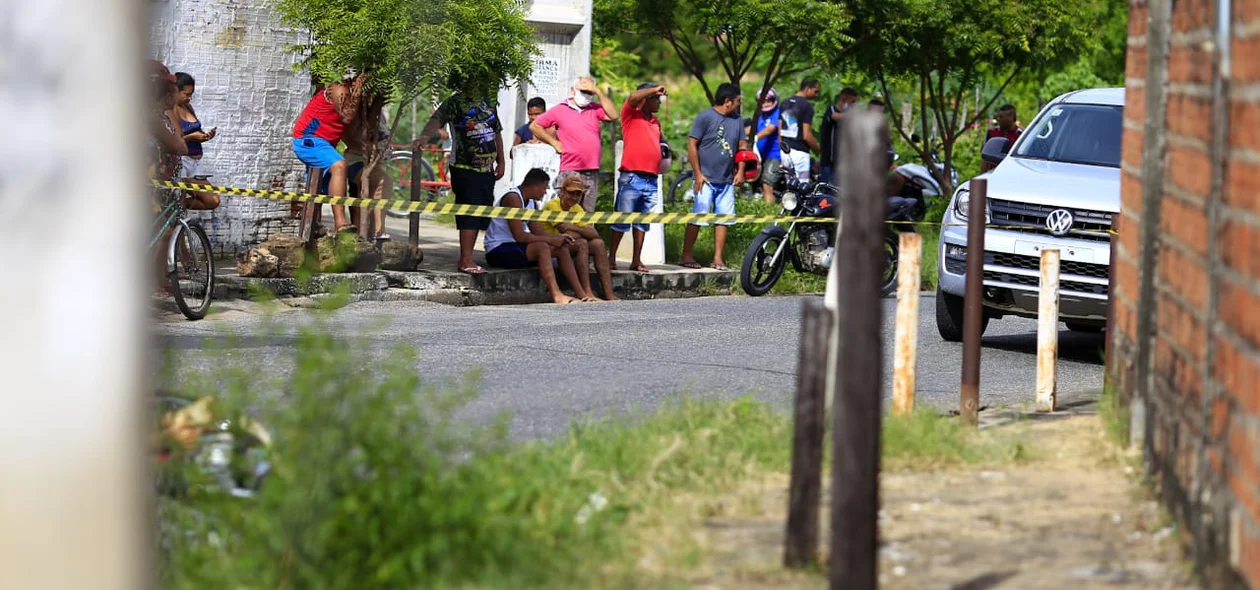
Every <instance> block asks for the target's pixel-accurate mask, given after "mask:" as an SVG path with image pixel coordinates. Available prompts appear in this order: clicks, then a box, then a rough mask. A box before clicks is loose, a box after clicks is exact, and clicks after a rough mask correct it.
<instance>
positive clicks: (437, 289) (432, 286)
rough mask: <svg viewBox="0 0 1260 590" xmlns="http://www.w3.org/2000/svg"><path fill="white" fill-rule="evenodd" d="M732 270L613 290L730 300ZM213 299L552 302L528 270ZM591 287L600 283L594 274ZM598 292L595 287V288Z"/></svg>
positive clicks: (391, 277)
mask: <svg viewBox="0 0 1260 590" xmlns="http://www.w3.org/2000/svg"><path fill="white" fill-rule="evenodd" d="M736 277H737V273H736V272H735V271H717V270H712V269H702V270H690V269H681V268H680V269H678V270H654V271H653V272H651V273H647V274H640V273H634V272H629V271H614V272H613V274H612V280H613V290H614V291H615V292H616V294H617V296H618V297H621V298H622V299H674V298H684V297H702V296H710V295H730V294H731V292H732V290H733V289H735V288H736V287H735V281H736ZM217 281H218V284H217V285H216V287H215V298H216V299H220V300H230V299H248V300H257V299H269V298H275V299H278V300H279V301H281V302H283V303H285V304H287V305H291V306H295V307H319V306H322V305H324V304H325V303H326V302H327V301H328V300H329V299H330V298H332V297H335V296H338V295H341V296H344V297H345V298H346V299H348V300H349V301H351V302H353V301H430V302H434V303H442V304H445V305H455V306H475V305H521V304H529V303H550V302H551V296H550V295H549V294H548V293H547V289H546V287H544V286H543V283H542V278H541V277H540V276H539V275H538V272H537V271H535V270H532V269H522V270H490V271H487V272H486V274H483V275H468V274H462V273H455V272H436V271H425V270H420V271H415V272H399V271H377V272H371V273H343V274H326V275H316V276H314V277H312V278H311V279H308V280H298V279H292V278H289V279H264V278H247V277H241V276H237V275H234V274H223V275H220V276H218V277H217ZM591 283H592V284H593V285H598V284H599V279H598V277H596V276H595V275H594V274H593V273H592V276H591ZM597 290H598V288H597Z"/></svg>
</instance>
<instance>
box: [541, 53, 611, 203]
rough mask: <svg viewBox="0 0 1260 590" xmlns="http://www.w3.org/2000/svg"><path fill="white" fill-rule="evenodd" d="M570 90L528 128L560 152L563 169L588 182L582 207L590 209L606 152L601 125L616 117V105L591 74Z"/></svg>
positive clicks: (596, 196) (578, 81)
mask: <svg viewBox="0 0 1260 590" xmlns="http://www.w3.org/2000/svg"><path fill="white" fill-rule="evenodd" d="M569 92H570V96H569V98H568V99H566V100H565V101H564V102H562V103H560V104H558V105H556V106H554V107H551V110H549V111H547V112H545V113H543V114H542V116H541V117H538V118H537V119H534V122H533V123H530V124H529V129H530V131H533V132H534V137H536V138H538V140H539V141H542V142H543V143H546V144H548V145H550V146H551V147H553V148H555V149H556V153H557V154H560V172H576V173H578V174H580V175H581V176H582V180H583V181H584V182H585V183H586V195H585V196H583V197H582V208H583V209H585V210H586V211H587V212H588V213H589V212H592V211H595V202H596V200H597V199H598V198H599V163H600V159H601V158H602V157H603V155H604V154H603V149H602V145H601V142H600V128H599V126H600V124H602V123H605V122H611V121H616V120H617V109H616V107H615V106H614V105H613V103H612V101H611V100H609V99H608V97H607V96H604V93H603V92H600V90H599V87H597V86H595V80H594V79H592V78H590V77H582V78H578V80H577V82H576V83H575V84H574V85H573V86H572V87H571V88H569ZM596 98H598V99H599V100H598V102H596V100H595V99H596ZM552 129H555V131H554V132H553V131H552Z"/></svg>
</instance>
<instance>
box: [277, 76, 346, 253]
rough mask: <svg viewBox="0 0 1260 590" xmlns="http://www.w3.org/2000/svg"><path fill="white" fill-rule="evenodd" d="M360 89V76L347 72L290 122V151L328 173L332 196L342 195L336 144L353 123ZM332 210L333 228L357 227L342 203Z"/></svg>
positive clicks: (343, 174)
mask: <svg viewBox="0 0 1260 590" xmlns="http://www.w3.org/2000/svg"><path fill="white" fill-rule="evenodd" d="M362 90H363V78H362V77H358V76H354V75H348V76H346V78H344V79H343V80H342V81H341V82H337V83H336V84H332V85H330V86H328V87H327V88H324V89H323V90H322V91H320V92H316V93H315V96H313V97H311V100H310V102H308V103H307V104H306V108H304V109H302V114H301V115H299V116H298V119H297V122H296V123H294V124H293V153H294V154H295V155H297V157H298V159H299V160H301V161H302V163H303V164H306V165H307V166H310V167H311V168H316V169H322V170H327V171H328V172H329V176H330V182H329V185H330V186H329V187H328V194H329V195H330V196H333V197H344V196H346V188H347V185H346V179H347V177H348V173H347V166H346V158H345V156H343V155H341V152H339V151H337V144H338V143H341V139H342V137H344V136H345V132H346V127H347V126H348V125H350V124H351V123H353V122H354V118H355V111H356V110H357V109H358V101H359V95H360V93H361V92H362ZM332 210H333V224H334V225H335V226H336V231H338V232H340V231H347V230H349V231H356V230H357V228H355V227H354V226H353V225H351V224H350V222H349V220H348V219H347V218H346V208H345V207H344V206H342V205H333V208H332Z"/></svg>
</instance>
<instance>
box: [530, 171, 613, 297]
mask: <svg viewBox="0 0 1260 590" xmlns="http://www.w3.org/2000/svg"><path fill="white" fill-rule="evenodd" d="M558 188H559V192H558V193H557V195H556V198H554V199H552V200H550V201H547V204H546V205H543V211H569V212H573V213H582V212H584V211H585V210H584V209H582V205H581V201H582V196H583V195H585V194H586V181H584V180H582V177H581V176H580V175H578V174H576V173H572V172H568V173H562V174H561V180H560V186H559V187H558ZM531 226H534V227H535V228H536V230H537V231H538V233H543V234H552V235H564V236H569V237H571V238H573V240H574V242H573V246H572V249H573V253H574V255H575V259H574V261H575V265H576V267H577V270H578V280H580V281H582V287H581V288H582V291H583V292H582V293H579V294H578V296H579V297H581V298H582V301H605V300H607V301H616V300H618V299H619V298H618V297H617V296H616V295H615V294H613V288H612V273H611V272H610V269H609V267H608V251H607V250H605V249H604V240H603V239H602V238H600V237H599V232H597V231H595V228H594V227H592V226H591V225H590V224H587V223H577V222H569V221H561V222H557V223H552V222H550V221H538V222H534V223H532V224H531ZM591 258H594V259H595V272H597V273H599V282H600V285H601V286H602V287H603V289H604V299H600V298H599V297H596V296H595V292H594V291H591V273H590V262H589V261H590V259H591Z"/></svg>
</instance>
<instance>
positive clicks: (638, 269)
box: [630, 264, 652, 274]
mask: <svg viewBox="0 0 1260 590" xmlns="http://www.w3.org/2000/svg"><path fill="white" fill-rule="evenodd" d="M630 270H632V271H634V272H637V273H639V274H647V273H650V272H652V270H651V269H649V268H648V267H646V266H644V265H642V264H640V265H638V266H636V267H633V268H631V269H630Z"/></svg>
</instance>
